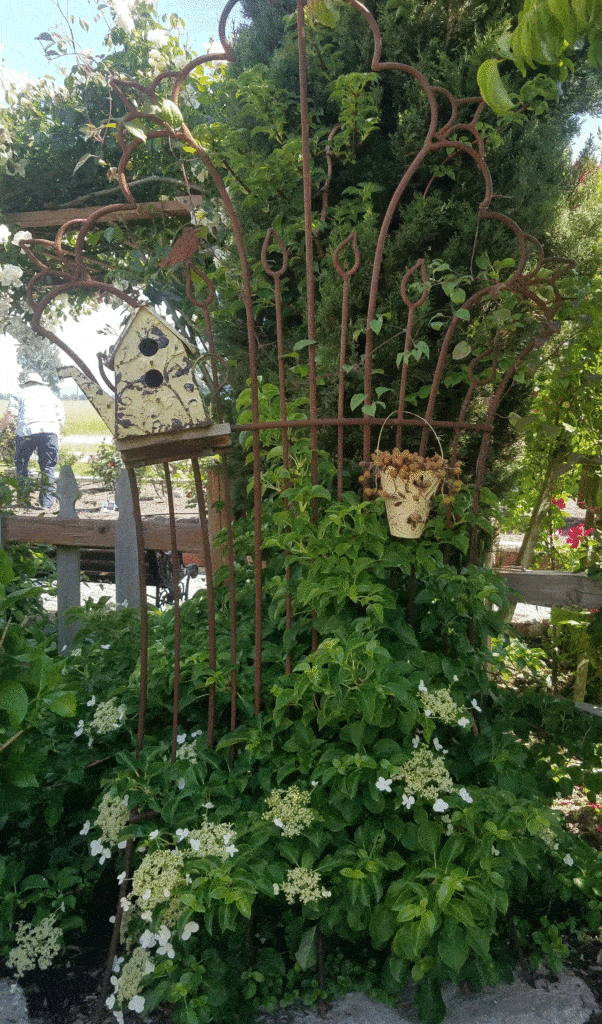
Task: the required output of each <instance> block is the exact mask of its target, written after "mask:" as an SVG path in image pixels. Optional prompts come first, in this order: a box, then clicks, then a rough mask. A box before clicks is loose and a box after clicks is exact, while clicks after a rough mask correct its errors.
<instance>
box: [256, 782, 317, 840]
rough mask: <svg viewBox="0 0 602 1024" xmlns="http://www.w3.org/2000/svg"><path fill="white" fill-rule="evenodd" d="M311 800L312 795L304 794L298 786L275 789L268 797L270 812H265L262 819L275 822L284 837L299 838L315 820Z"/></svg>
mask: <svg viewBox="0 0 602 1024" xmlns="http://www.w3.org/2000/svg"><path fill="white" fill-rule="evenodd" d="M310 800H311V793H304V792H303V790H301V789H299V787H298V786H289V788H288V789H274V790H272V792H271V793H270V795H269V797H268V808H269V810H267V811H264V813H263V814H262V818H265V820H266V821H273V822H274V824H275V825H276V826H277V827H278V828H280V829H282V835H283V836H287V837H290V836H297V835H299V833H300V832H303V829H305V828H307V826H308V825H311V823H312V821H313V820H314V813H313V811H312V810H311V808H310V807H309V802H310Z"/></svg>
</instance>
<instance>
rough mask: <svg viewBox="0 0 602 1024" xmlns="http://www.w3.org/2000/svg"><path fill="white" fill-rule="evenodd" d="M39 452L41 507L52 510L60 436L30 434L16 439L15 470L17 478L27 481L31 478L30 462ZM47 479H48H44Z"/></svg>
mask: <svg viewBox="0 0 602 1024" xmlns="http://www.w3.org/2000/svg"><path fill="white" fill-rule="evenodd" d="M34 452H37V456H38V462H39V464H40V473H41V474H42V486H41V488H40V505H41V506H42V508H52V506H53V504H54V471H55V469H56V465H57V462H58V461H59V439H58V434H29V436H28V437H21V436H19V435H18V434H17V437H16V438H15V469H16V471H17V476H20V477H22V479H24V480H27V478H28V477H29V460H30V458H31V456H32V455H33V453H34ZM44 478H46V479H44Z"/></svg>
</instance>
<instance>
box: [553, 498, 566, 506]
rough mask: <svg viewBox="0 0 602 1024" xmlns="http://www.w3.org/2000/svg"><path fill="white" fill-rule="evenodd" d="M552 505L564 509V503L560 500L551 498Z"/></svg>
mask: <svg viewBox="0 0 602 1024" xmlns="http://www.w3.org/2000/svg"><path fill="white" fill-rule="evenodd" d="M552 504H553V505H556V508H566V501H563V499H562V498H552Z"/></svg>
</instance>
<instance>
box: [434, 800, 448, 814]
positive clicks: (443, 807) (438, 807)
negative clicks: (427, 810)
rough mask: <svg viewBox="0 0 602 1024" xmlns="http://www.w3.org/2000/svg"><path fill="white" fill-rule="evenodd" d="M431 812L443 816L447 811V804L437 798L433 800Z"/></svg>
mask: <svg viewBox="0 0 602 1024" xmlns="http://www.w3.org/2000/svg"><path fill="white" fill-rule="evenodd" d="M433 810H434V811H436V813H437V814H443V812H444V811H448V810H449V804H446V803H445V800H442V799H441V797H439V799H438V800H435V803H434V804H433Z"/></svg>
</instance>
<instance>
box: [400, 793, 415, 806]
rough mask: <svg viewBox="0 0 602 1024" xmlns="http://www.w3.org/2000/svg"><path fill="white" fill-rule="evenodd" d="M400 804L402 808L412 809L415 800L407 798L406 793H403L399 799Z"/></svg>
mask: <svg viewBox="0 0 602 1024" xmlns="http://www.w3.org/2000/svg"><path fill="white" fill-rule="evenodd" d="M401 802H402V804H403V806H404V807H407V808H408V810H409V809H410V807H412V806H413V805H414V804H415V803H416V800H415V798H414V797H413V796H408V795H407V793H404V794H403V796H402V798H401Z"/></svg>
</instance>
